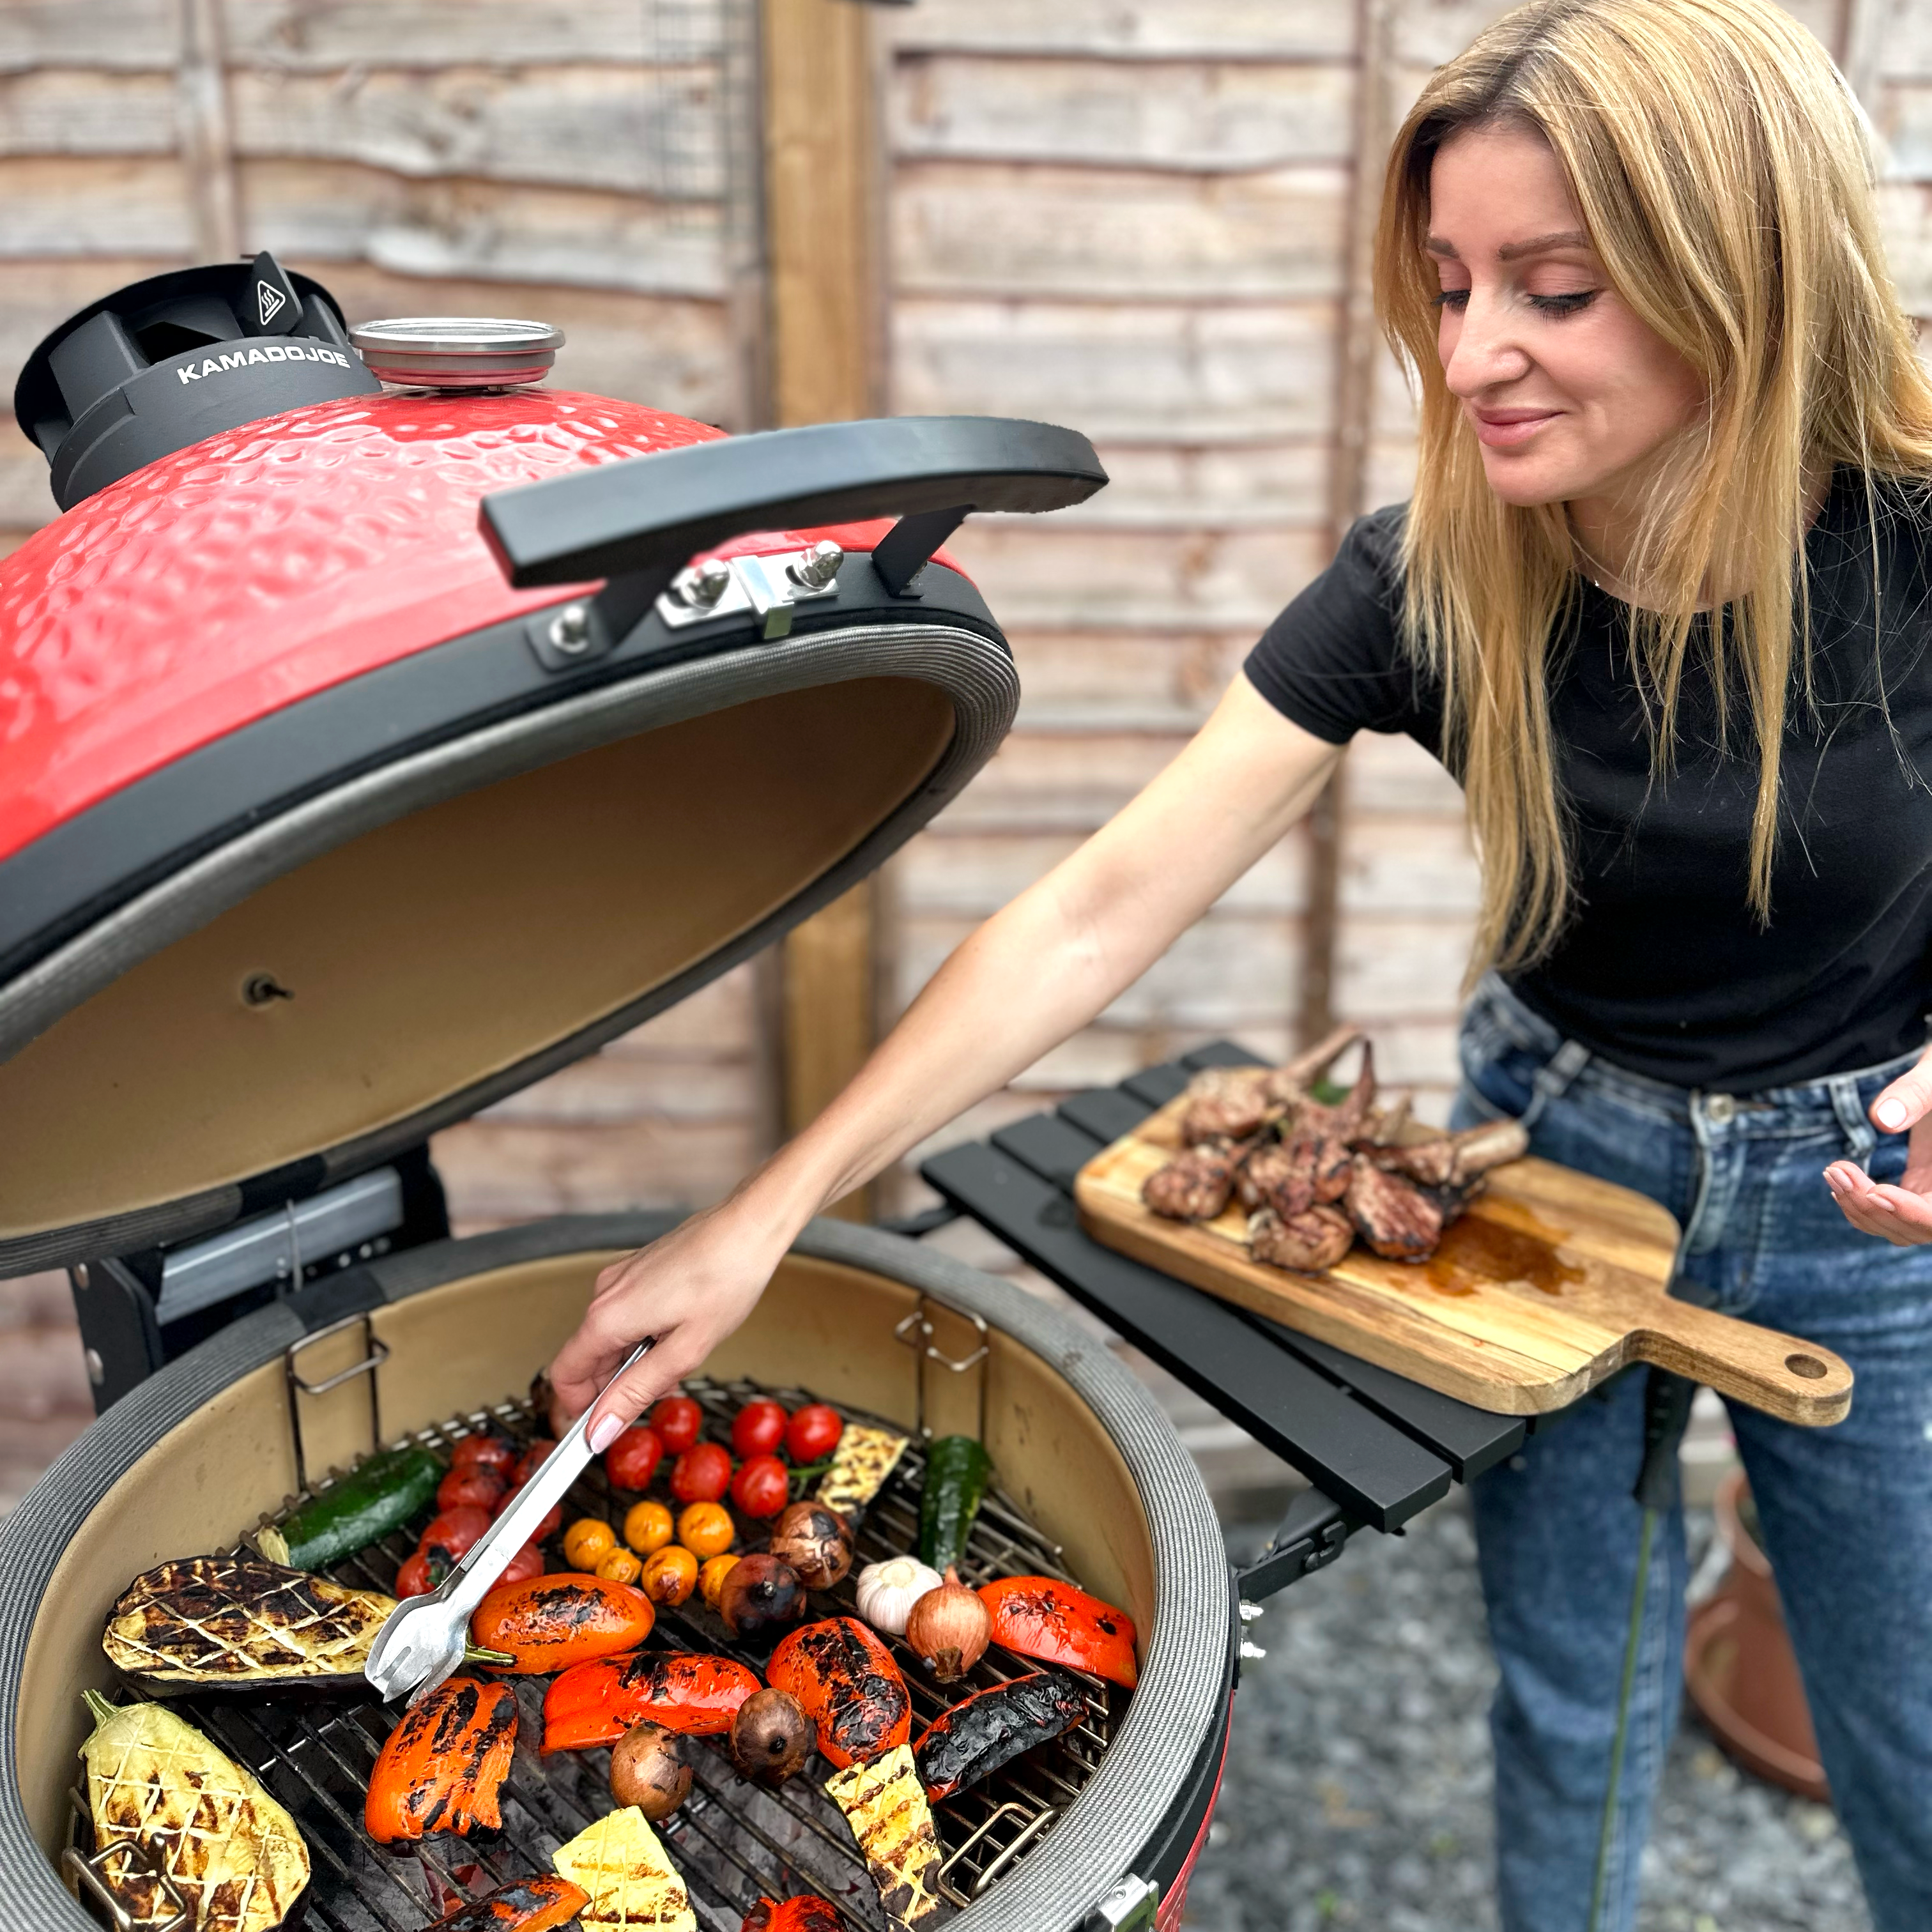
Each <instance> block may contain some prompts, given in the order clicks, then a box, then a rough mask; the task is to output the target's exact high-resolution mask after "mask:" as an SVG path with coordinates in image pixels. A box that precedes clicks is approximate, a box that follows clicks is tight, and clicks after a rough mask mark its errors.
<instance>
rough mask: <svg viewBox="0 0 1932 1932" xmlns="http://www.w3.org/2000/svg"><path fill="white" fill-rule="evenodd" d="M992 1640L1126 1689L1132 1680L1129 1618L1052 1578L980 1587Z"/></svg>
mask: <svg viewBox="0 0 1932 1932" xmlns="http://www.w3.org/2000/svg"><path fill="white" fill-rule="evenodd" d="M980 1601H981V1602H982V1603H983V1604H985V1605H986V1608H987V1609H988V1610H989V1611H990V1612H991V1613H992V1619H993V1641H994V1642H995V1643H997V1644H1002V1645H1004V1646H1005V1647H1006V1648H1007V1649H1008V1650H1012V1651H1017V1652H1019V1655H1021V1656H1022V1657H1037V1658H1039V1659H1040V1661H1041V1662H1042V1663H1043V1664H1066V1665H1067V1666H1069V1667H1070V1668H1072V1669H1073V1670H1085V1671H1088V1672H1091V1673H1092V1675H1093V1676H1096V1677H1104V1678H1106V1679H1107V1681H1108V1682H1109V1683H1110V1684H1121V1685H1125V1686H1126V1687H1127V1689H1129V1690H1130V1691H1131V1690H1132V1689H1133V1688H1134V1685H1135V1684H1136V1682H1137V1681H1138V1679H1139V1670H1138V1668H1137V1667H1136V1664H1135V1662H1134V1624H1133V1619H1132V1618H1131V1617H1130V1616H1128V1615H1127V1612H1126V1611H1124V1610H1115V1607H1113V1605H1112V1604H1103V1602H1102V1601H1100V1598H1098V1597H1090V1596H1089V1595H1088V1594H1087V1592H1085V1590H1078V1589H1075V1588H1074V1586H1073V1585H1072V1584H1071V1583H1061V1581H1060V1580H1059V1579H1058V1577H1001V1578H1000V1579H999V1580H998V1581H997V1582H995V1583H982V1584H981V1585H980Z"/></svg>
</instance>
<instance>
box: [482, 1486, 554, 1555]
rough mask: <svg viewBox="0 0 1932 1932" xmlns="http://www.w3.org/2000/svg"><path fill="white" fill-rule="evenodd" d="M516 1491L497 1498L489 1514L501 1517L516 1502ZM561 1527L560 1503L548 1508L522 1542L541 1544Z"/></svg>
mask: <svg viewBox="0 0 1932 1932" xmlns="http://www.w3.org/2000/svg"><path fill="white" fill-rule="evenodd" d="M517 1487H518V1488H520V1487H522V1485H521V1484H518V1486H517ZM516 1499H517V1491H516V1490H505V1491H504V1492H503V1493H502V1495H501V1496H499V1497H498V1498H497V1499H496V1508H495V1509H494V1510H493V1511H492V1512H491V1514H493V1515H494V1516H501V1515H502V1514H503V1512H504V1511H505V1510H506V1509H508V1508H509V1507H510V1505H511V1504H512V1503H513V1502H515V1501H516ZM562 1527H563V1505H562V1504H561V1503H552V1504H551V1505H550V1508H548V1509H547V1510H546V1511H544V1519H543V1520H542V1522H541V1523H538V1525H537V1526H536V1528H535V1529H533V1530H532V1531H531V1532H530V1533H529V1536H528V1537H527V1538H525V1539H524V1540H525V1541H526V1542H529V1543H541V1542H542V1541H543V1540H544V1538H545V1537H547V1536H554V1535H556V1533H557V1532H558V1531H559V1529H562Z"/></svg>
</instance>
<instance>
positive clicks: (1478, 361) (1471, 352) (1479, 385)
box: [1442, 291, 1530, 401]
mask: <svg viewBox="0 0 1932 1932" xmlns="http://www.w3.org/2000/svg"><path fill="white" fill-rule="evenodd" d="M1447 347H1448V352H1449V353H1448V355H1447V356H1445V358H1444V360H1443V364H1442V374H1443V379H1444V380H1445V382H1446V383H1448V386H1449V389H1450V392H1451V395H1457V396H1460V397H1462V398H1463V399H1464V400H1465V401H1468V400H1469V399H1471V398H1474V397H1475V396H1478V395H1481V393H1482V392H1483V391H1484V390H1485V389H1493V388H1495V387H1496V385H1497V384H1498V383H1514V382H1516V381H1517V380H1519V379H1520V378H1521V377H1523V376H1526V375H1527V374H1529V367H1530V356H1529V352H1528V350H1526V349H1525V348H1524V347H1523V345H1522V344H1521V343H1520V341H1518V340H1517V336H1516V332H1515V329H1514V317H1512V316H1511V314H1510V313H1509V311H1508V310H1507V309H1506V308H1502V307H1501V306H1499V305H1498V304H1496V303H1494V302H1485V301H1484V300H1483V299H1482V298H1481V296H1478V294H1476V293H1474V292H1473V291H1472V293H1471V295H1470V297H1469V303H1468V305H1467V306H1466V308H1464V309H1463V312H1462V313H1461V314H1460V315H1459V316H1458V317H1457V318H1456V329H1455V333H1454V337H1453V338H1452V339H1451V341H1450V342H1449V343H1448V345H1447Z"/></svg>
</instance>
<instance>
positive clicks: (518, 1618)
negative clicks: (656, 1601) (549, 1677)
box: [469, 1571, 657, 1672]
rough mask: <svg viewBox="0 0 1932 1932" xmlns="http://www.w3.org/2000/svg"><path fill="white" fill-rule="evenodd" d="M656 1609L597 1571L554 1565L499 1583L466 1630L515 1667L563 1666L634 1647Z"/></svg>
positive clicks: (544, 1668)
mask: <svg viewBox="0 0 1932 1932" xmlns="http://www.w3.org/2000/svg"><path fill="white" fill-rule="evenodd" d="M656 1618H657V1613H656V1612H655V1610H652V1608H651V1606H650V1604H649V1602H647V1601H646V1600H645V1598H643V1597H640V1595H638V1594H637V1592H636V1591H634V1590H632V1589H628V1587H627V1586H625V1585H624V1584H622V1583H610V1582H608V1581H607V1580H606V1579H604V1577H580V1576H577V1574H574V1572H571V1571H553V1572H551V1573H550V1574H547V1575H545V1576H542V1577H529V1578H526V1580H524V1581H523V1582H522V1583H499V1584H498V1585H497V1586H496V1588H495V1589H493V1590H492V1591H491V1592H490V1594H489V1595H487V1597H485V1598H484V1599H483V1601H482V1602H481V1603H480V1604H478V1605H477V1606H476V1614H475V1616H473V1617H472V1618H471V1619H470V1620H469V1631H470V1635H471V1637H472V1638H473V1639H474V1640H475V1642H477V1643H479V1644H484V1645H487V1646H488V1647H489V1648H490V1649H492V1650H500V1651H506V1652H508V1653H509V1655H510V1658H511V1662H510V1663H509V1664H508V1665H506V1666H505V1669H508V1670H514V1671H521V1672H531V1671H550V1670H568V1669H569V1668H570V1667H571V1665H572V1664H583V1663H587V1662H588V1661H589V1660H590V1659H591V1658H593V1657H610V1656H613V1655H615V1654H616V1652H619V1651H620V1650H634V1649H636V1648H637V1646H638V1645H639V1644H640V1643H643V1640H645V1638H646V1637H649V1635H650V1634H651V1625H652V1623H654V1622H655V1621H656Z"/></svg>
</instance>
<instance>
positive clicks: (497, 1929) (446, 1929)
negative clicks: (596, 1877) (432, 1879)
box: [423, 1873, 590, 1932]
mask: <svg viewBox="0 0 1932 1932" xmlns="http://www.w3.org/2000/svg"><path fill="white" fill-rule="evenodd" d="M589 1903H590V1894H589V1893H588V1892H587V1891H584V1890H583V1888H581V1887H580V1886H579V1885H572V1884H571V1882H570V1881H569V1879H567V1878H556V1877H554V1876H551V1875H550V1873H544V1876H542V1877H541V1878H520V1879H517V1880H516V1881H515V1882H514V1883H513V1884H510V1885H499V1886H498V1887H497V1888H496V1890H495V1891H493V1892H490V1893H489V1894H487V1895H486V1896H484V1897H481V1898H472V1899H469V1900H466V1901H465V1902H464V1903H463V1904H461V1905H459V1906H457V1907H456V1909H455V1910H454V1911H453V1912H446V1913H445V1914H444V1915H443V1917H442V1918H439V1919H438V1920H437V1921H436V1923H435V1924H434V1925H426V1926H425V1927H423V1932H552V1927H556V1926H562V1925H568V1924H569V1923H570V1921H571V1920H572V1919H573V1918H575V1917H576V1916H577V1914H578V1913H579V1912H581V1911H582V1910H583V1908H584V1907H585V1906H586V1905H588V1904H589Z"/></svg>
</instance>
